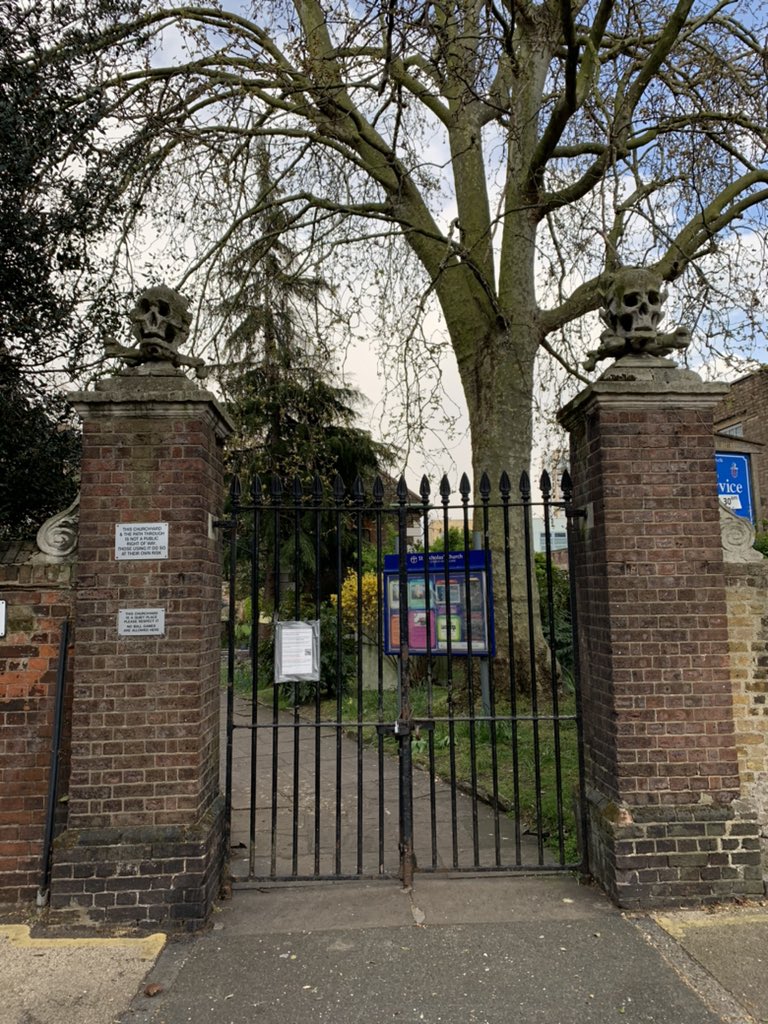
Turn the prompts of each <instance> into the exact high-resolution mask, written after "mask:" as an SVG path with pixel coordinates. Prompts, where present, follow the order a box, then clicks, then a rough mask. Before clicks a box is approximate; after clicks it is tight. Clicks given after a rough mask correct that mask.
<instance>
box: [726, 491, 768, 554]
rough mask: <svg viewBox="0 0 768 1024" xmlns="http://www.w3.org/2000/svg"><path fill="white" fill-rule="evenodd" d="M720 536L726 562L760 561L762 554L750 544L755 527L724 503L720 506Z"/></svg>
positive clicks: (753, 539)
mask: <svg viewBox="0 0 768 1024" xmlns="http://www.w3.org/2000/svg"><path fill="white" fill-rule="evenodd" d="M720 536H721V537H722V539H723V559H724V561H726V562H762V561H763V560H764V555H762V554H760V552H759V551H756V550H755V548H754V547H753V546H752V545H753V544H754V543H755V528H754V526H753V525H752V523H750V522H749V520H748V519H744V518H743V517H742V516H737V515H735V514H734V513H733V512H731V511H730V509H727V508H726V507H725V506H724V505H721V506H720Z"/></svg>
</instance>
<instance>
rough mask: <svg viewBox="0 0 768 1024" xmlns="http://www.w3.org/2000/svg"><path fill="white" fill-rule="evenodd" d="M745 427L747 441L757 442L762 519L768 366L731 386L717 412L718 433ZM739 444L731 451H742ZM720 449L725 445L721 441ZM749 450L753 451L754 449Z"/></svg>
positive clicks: (767, 472)
mask: <svg viewBox="0 0 768 1024" xmlns="http://www.w3.org/2000/svg"><path fill="white" fill-rule="evenodd" d="M735 423H741V424H742V427H743V433H744V438H745V439H746V440H747V441H753V442H757V444H758V445H759V446H763V447H760V448H758V449H757V450H755V451H752V453H751V459H752V473H753V477H754V482H755V485H756V489H757V493H758V495H759V499H760V502H761V505H762V509H761V511H760V515H761V516H762V517H766V516H768V511H766V510H768V366H763V367H761V368H760V369H759V370H757V371H756V372H755V373H751V374H749V375H748V376H747V377H742V378H741V380H737V381H734V382H733V384H731V385H730V388H729V390H728V394H727V395H726V396H725V397H724V398H723V400H722V402H721V403H720V404H719V405H718V406H717V408H716V409H715V414H714V426H715V430H720V429H722V428H723V427H728V426H731V425H733V424H735ZM739 440H740V439H738V438H734V439H733V441H732V442H731V444H729V445H728V447H729V448H731V447H732V448H733V450H734V451H736V450H738V449H739ZM718 446H721V442H719V441H718ZM748 450H751V446H750V447H749V449H748Z"/></svg>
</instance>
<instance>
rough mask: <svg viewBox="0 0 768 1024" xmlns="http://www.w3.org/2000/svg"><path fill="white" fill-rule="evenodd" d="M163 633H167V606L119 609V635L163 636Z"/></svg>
mask: <svg viewBox="0 0 768 1024" xmlns="http://www.w3.org/2000/svg"><path fill="white" fill-rule="evenodd" d="M163 633H165V608H120V609H119V610H118V613H117V635H118V636H162V635H163Z"/></svg>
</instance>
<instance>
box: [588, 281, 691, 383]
mask: <svg viewBox="0 0 768 1024" xmlns="http://www.w3.org/2000/svg"><path fill="white" fill-rule="evenodd" d="M666 298H667V292H666V289H665V288H664V281H663V278H662V277H661V276H660V275H659V274H657V273H656V272H655V271H653V270H647V269H646V268H645V267H622V268H621V269H620V270H617V271H616V273H615V274H614V276H613V278H612V279H611V285H610V288H609V289H608V290H607V293H606V294H605V296H604V301H605V305H604V306H603V309H602V310H601V313H600V316H601V319H602V321H603V323H604V324H605V326H606V328H607V329H606V330H604V331H603V333H602V334H601V335H600V346H599V348H596V349H593V350H592V351H590V352H587V358H586V359H585V360H584V362H583V363H582V366H583V367H584V369H585V370H594V368H595V366H597V364H598V363H599V362H600V360H601V359H622V358H623V357H624V356H627V355H635V356H638V355H639V356H642V357H643V358H647V357H649V356H654V357H655V358H657V359H659V358H662V359H663V358H664V357H665V356H667V355H668V354H669V353H670V352H674V351H682V350H683V349H685V348H687V347H688V345H689V343H690V340H691V336H690V333H689V331H688V330H687V328H685V327H676V328H675V330H674V331H671V332H670V333H669V334H660V333H659V324H660V323H661V321H662V319H663V317H664V312H663V310H662V306H663V304H664V301H665V300H666ZM668 365H670V366H673V365H674V363H669V364H668Z"/></svg>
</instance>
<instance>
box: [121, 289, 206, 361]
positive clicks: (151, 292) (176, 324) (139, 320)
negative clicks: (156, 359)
mask: <svg viewBox="0 0 768 1024" xmlns="http://www.w3.org/2000/svg"><path fill="white" fill-rule="evenodd" d="M128 316H129V317H130V320H131V325H132V330H133V334H134V337H135V338H136V340H137V341H138V342H139V345H149V346H154V345H158V346H159V347H160V348H161V349H163V350H164V349H165V347H166V346H167V347H170V348H172V349H174V350H178V347H179V345H182V344H183V343H184V342H185V341H186V340H187V335H188V334H189V325H190V324H191V323H192V317H191V316H190V313H189V300H188V299H186V298H185V297H184V296H183V295H180V294H179V292H175V291H173V289H172V288H167V287H166V286H165V285H163V284H161V285H157V286H156V287H154V288H147V289H145V291H143V292H142V293H141V294H140V295H139V297H138V299H137V300H136V305H135V306H134V307H133V309H132V310H131V311H130V313H129V314H128Z"/></svg>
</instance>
